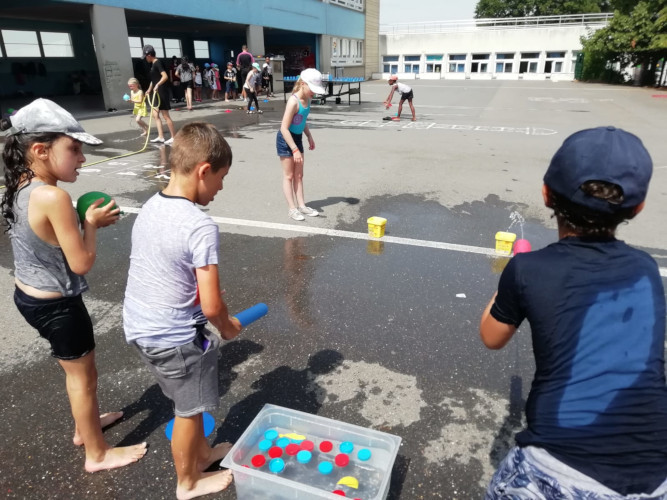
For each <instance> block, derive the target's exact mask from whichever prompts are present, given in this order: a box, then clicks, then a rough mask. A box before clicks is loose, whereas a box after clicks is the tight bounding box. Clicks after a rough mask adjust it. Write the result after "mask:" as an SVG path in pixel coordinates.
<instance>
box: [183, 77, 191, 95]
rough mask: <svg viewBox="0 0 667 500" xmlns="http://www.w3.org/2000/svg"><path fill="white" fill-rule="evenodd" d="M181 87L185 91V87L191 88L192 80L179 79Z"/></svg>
mask: <svg viewBox="0 0 667 500" xmlns="http://www.w3.org/2000/svg"><path fill="white" fill-rule="evenodd" d="M181 88H182V89H183V91H184V92H185V91H186V90H187V89H191V88H193V86H192V80H188V81H187V82H184V81H183V80H181Z"/></svg>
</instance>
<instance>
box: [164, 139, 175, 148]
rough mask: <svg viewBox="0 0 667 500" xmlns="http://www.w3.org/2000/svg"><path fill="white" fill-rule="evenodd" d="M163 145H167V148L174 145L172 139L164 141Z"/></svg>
mask: <svg viewBox="0 0 667 500" xmlns="http://www.w3.org/2000/svg"><path fill="white" fill-rule="evenodd" d="M164 143H165V145H167V146H171V145H172V144H173V143H174V138H173V137H170V138H169V139H167V140H166V141H164Z"/></svg>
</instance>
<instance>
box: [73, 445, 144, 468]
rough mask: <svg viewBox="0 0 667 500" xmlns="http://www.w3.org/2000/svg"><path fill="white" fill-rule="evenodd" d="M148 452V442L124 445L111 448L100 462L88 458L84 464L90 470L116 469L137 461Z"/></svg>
mask: <svg viewBox="0 0 667 500" xmlns="http://www.w3.org/2000/svg"><path fill="white" fill-rule="evenodd" d="M145 454H146V443H141V444H135V445H134V446H123V447H122V448H109V449H108V450H107V451H106V453H105V454H104V458H103V459H102V460H101V461H99V462H93V461H92V460H89V459H86V465H85V466H84V467H85V469H86V471H88V472H97V471H101V470H106V469H116V468H118V467H123V466H125V465H129V464H131V463H134V462H136V461H137V460H139V459H140V458H141V457H143V456H144V455H145Z"/></svg>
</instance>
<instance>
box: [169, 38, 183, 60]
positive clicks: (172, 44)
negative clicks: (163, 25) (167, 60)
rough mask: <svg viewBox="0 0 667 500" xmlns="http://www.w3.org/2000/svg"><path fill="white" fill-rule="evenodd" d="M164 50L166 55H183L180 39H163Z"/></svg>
mask: <svg viewBox="0 0 667 500" xmlns="http://www.w3.org/2000/svg"><path fill="white" fill-rule="evenodd" d="M164 51H165V53H166V54H167V57H172V56H176V57H183V49H181V41H180V40H175V39H173V38H165V39H164Z"/></svg>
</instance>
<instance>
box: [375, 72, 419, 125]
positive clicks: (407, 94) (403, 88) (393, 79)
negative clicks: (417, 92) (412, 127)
mask: <svg viewBox="0 0 667 500" xmlns="http://www.w3.org/2000/svg"><path fill="white" fill-rule="evenodd" d="M388 83H389V85H391V91H390V92H389V96H387V100H386V101H384V103H383V104H384V105H385V107H386V108H387V109H389V106H391V100H392V98H393V97H394V92H395V91H397V90H398V93H399V94H401V100H400V101H399V103H398V113H397V114H396V118H397V119H399V120H400V119H401V112H402V111H403V103H404V102H405V101H406V100H407V101H408V105H409V106H410V111H412V121H413V122H414V121H416V120H417V117H416V115H415V107H414V106H413V105H412V98H413V97H414V94H413V93H412V87H410V86H409V85H406V84H405V83H400V82H399V81H398V77H397V76H396V75H391V76H390V77H389V82H388Z"/></svg>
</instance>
